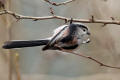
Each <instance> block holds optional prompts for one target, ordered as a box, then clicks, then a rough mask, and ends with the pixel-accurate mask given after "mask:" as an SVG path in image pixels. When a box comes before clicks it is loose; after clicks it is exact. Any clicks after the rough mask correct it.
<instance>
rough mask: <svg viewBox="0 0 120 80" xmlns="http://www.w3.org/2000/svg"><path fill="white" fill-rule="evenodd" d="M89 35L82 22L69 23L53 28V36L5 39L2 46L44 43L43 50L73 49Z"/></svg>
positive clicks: (6, 47) (86, 39) (18, 46)
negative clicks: (30, 38) (19, 39)
mask: <svg viewBox="0 0 120 80" xmlns="http://www.w3.org/2000/svg"><path fill="white" fill-rule="evenodd" d="M89 35H90V32H89V30H88V28H87V27H86V26H85V25H84V24H81V23H71V24H69V25H63V26H60V27H58V28H57V29H55V30H54V34H53V36H52V37H50V38H47V39H42V40H29V41H7V42H5V44H4V45H3V48H4V49H13V48H23V47H33V46H43V45H45V46H44V47H43V50H50V49H51V50H59V49H66V50H71V49H72V50H73V49H76V48H77V47H78V46H79V45H81V44H83V43H88V42H90V39H89Z"/></svg>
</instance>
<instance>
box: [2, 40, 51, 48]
mask: <svg viewBox="0 0 120 80" xmlns="http://www.w3.org/2000/svg"><path fill="white" fill-rule="evenodd" d="M48 42H49V40H29V41H7V42H5V43H4V45H3V46H2V47H3V48H4V49H13V48H24V47H34V46H42V45H46V44H47V43H48Z"/></svg>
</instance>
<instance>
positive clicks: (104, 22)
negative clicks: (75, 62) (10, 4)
mask: <svg viewBox="0 0 120 80" xmlns="http://www.w3.org/2000/svg"><path fill="white" fill-rule="evenodd" d="M3 14H9V15H11V16H13V17H14V18H16V19H17V20H21V19H31V20H34V21H37V20H46V19H60V20H64V21H68V22H69V21H70V20H71V18H67V17H63V16H57V15H52V16H43V17H33V16H24V15H20V14H17V13H15V12H12V11H8V10H3V11H0V15H3ZM73 22H82V23H101V24H117V25H120V21H117V20H97V19H94V17H93V16H92V19H74V18H73Z"/></svg>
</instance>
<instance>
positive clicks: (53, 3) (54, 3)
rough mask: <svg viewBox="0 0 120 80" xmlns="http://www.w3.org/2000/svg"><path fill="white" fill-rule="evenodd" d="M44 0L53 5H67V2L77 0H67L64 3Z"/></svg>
mask: <svg viewBox="0 0 120 80" xmlns="http://www.w3.org/2000/svg"><path fill="white" fill-rule="evenodd" d="M44 1H46V2H47V3H49V4H51V5H54V6H60V5H66V4H68V3H71V2H73V1H75V0H68V1H65V2H62V3H56V2H52V1H50V0H44Z"/></svg>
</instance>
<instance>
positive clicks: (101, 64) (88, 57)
mask: <svg viewBox="0 0 120 80" xmlns="http://www.w3.org/2000/svg"><path fill="white" fill-rule="evenodd" d="M62 51H63V52H68V53H71V54H74V55H77V56H80V57H84V58H87V59H90V60H92V61H94V62H96V63H98V64H99V65H100V66H104V67H109V68H115V69H120V67H114V66H109V65H106V64H104V63H102V62H100V61H98V60H96V59H94V58H92V57H90V56H85V55H82V54H78V53H75V52H71V51H68V50H63V49H62Z"/></svg>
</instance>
